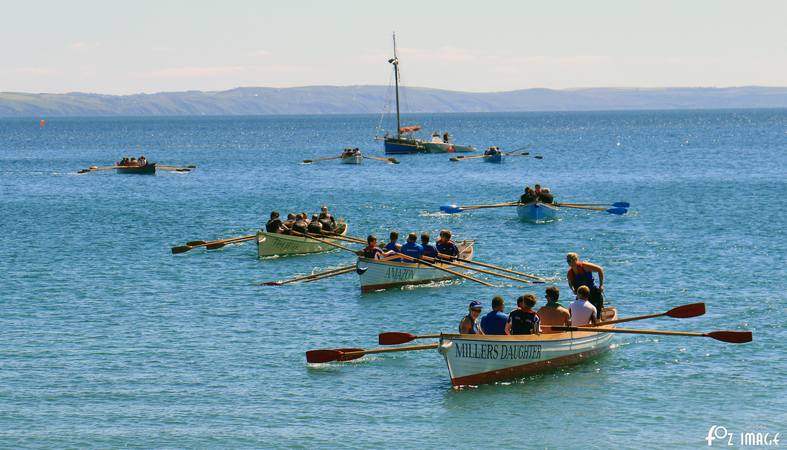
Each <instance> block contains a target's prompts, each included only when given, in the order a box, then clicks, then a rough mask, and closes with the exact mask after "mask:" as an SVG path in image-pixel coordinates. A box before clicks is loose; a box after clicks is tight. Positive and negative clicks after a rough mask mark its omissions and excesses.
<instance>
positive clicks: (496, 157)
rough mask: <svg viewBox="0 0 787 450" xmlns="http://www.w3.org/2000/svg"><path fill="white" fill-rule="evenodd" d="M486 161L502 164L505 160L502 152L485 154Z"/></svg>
mask: <svg viewBox="0 0 787 450" xmlns="http://www.w3.org/2000/svg"><path fill="white" fill-rule="evenodd" d="M484 162H488V163H495V164H500V163H502V162H503V155H502V154H500V153H498V154H496V155H484Z"/></svg>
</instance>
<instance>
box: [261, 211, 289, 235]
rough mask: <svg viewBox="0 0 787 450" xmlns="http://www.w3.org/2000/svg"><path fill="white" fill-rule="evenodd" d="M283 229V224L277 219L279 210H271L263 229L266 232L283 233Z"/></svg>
mask: <svg viewBox="0 0 787 450" xmlns="http://www.w3.org/2000/svg"><path fill="white" fill-rule="evenodd" d="M284 230H285V226H284V224H283V223H282V221H281V219H279V212H278V211H271V218H270V220H269V221H268V223H266V224H265V231H267V232H268V233H283V232H284Z"/></svg>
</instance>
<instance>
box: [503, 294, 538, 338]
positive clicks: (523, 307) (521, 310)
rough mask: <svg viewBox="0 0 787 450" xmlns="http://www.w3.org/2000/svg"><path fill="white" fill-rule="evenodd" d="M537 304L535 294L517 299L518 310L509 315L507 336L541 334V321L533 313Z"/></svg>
mask: <svg viewBox="0 0 787 450" xmlns="http://www.w3.org/2000/svg"><path fill="white" fill-rule="evenodd" d="M536 303H537V300H536V296H535V295H534V294H525V295H522V296H520V297H519V298H517V299H516V306H517V308H516V309H515V310H513V311H511V313H510V314H509V315H508V321H507V322H506V334H513V335H518V334H541V320H540V319H539V318H538V314H536V312H535V311H533V307H534V306H536Z"/></svg>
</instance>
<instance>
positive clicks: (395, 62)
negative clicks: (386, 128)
mask: <svg viewBox="0 0 787 450" xmlns="http://www.w3.org/2000/svg"><path fill="white" fill-rule="evenodd" d="M393 48H394V57H393V58H391V59H389V60H388V62H389V63H391V64H393V66H394V80H395V82H396V138H397V139H399V138H401V133H400V130H401V125H400V124H399V58H397V57H396V33H394V34H393Z"/></svg>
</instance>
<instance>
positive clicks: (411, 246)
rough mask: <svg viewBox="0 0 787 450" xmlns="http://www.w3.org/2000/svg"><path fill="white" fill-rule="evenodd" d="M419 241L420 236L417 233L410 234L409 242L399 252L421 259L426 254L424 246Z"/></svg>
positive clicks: (407, 260)
mask: <svg viewBox="0 0 787 450" xmlns="http://www.w3.org/2000/svg"><path fill="white" fill-rule="evenodd" d="M417 241H418V236H417V235H416V234H415V233H410V234H408V235H407V242H405V244H404V245H403V246H402V247H401V248H400V249H399V252H400V253H402V254H404V255H407V256H410V257H412V258H418V259H421V256H423V255H424V248H423V246H421V244H419V243H418V242H417ZM403 259H404V262H415V261H412V260H409V259H406V258H403Z"/></svg>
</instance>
